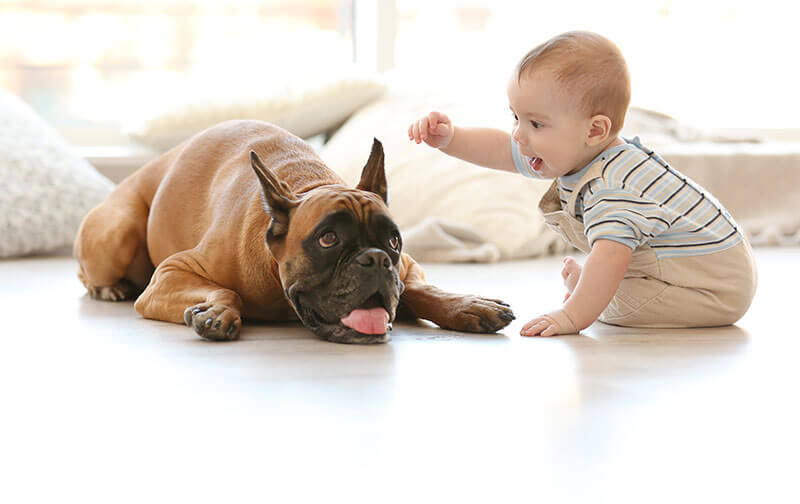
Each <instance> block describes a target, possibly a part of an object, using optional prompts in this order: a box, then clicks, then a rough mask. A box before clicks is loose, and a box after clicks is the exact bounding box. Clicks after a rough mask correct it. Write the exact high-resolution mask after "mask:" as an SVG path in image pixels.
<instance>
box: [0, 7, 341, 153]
mask: <svg viewBox="0 0 800 504" xmlns="http://www.w3.org/2000/svg"><path fill="white" fill-rule="evenodd" d="M349 9H350V2H346V1H343V0H304V1H303V2H296V1H292V0H231V1H225V2H219V1H216V0H10V1H9V0H6V1H3V2H1V3H0V34H2V37H0V86H2V87H4V88H5V89H8V90H10V91H11V92H13V93H15V94H17V95H18V96H20V97H22V98H23V99H24V100H25V101H27V102H28V103H29V104H31V105H32V106H33V107H34V108H35V109H36V111H37V112H38V113H39V114H40V115H42V116H44V117H45V118H46V119H47V120H48V121H49V122H50V123H51V124H53V125H55V126H56V127H57V128H59V129H60V130H61V131H62V132H64V133H65V135H66V136H67V137H68V139H70V140H71V141H73V142H74V143H78V144H80V143H82V142H81V141H82V140H83V138H81V137H82V136H83V137H86V138H90V139H91V142H98V141H99V142H101V143H102V142H103V139H104V137H107V136H114V135H119V125H120V124H121V122H122V121H123V120H124V118H126V117H129V116H130V115H131V114H133V113H135V112H136V111H137V110H138V109H140V108H141V107H142V106H144V105H145V104H148V103H149V102H152V101H153V100H158V99H159V97H160V96H164V95H166V94H167V93H168V92H172V91H174V90H181V89H191V87H192V86H197V85H206V86H208V85H213V84H214V82H215V80H216V79H219V78H221V77H228V78H230V77H231V75H234V76H238V77H240V78H241V79H243V80H244V79H251V80H252V81H254V82H258V81H259V80H261V81H262V82H264V83H268V82H269V81H270V78H271V77H272V79H273V80H274V76H275V72H276V71H280V70H278V69H280V68H282V66H284V65H287V66H288V65H293V66H297V65H298V63H300V64H302V62H304V61H305V62H313V61H315V60H323V61H327V62H332V61H333V62H335V61H337V60H341V61H343V62H348V61H351V60H352V53H353V49H352V37H351V36H350V33H351V31H352V30H351V29H350V27H349V22H350V21H349V20H350V14H349ZM81 131H83V132H84V133H85V134H84V135H81V134H79V133H75V132H81ZM87 141H89V140H87ZM110 141H111V142H112V143H113V139H111V140H110Z"/></svg>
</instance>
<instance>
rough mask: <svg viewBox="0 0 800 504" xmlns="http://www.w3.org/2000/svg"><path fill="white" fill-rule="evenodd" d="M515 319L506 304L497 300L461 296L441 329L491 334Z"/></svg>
mask: <svg viewBox="0 0 800 504" xmlns="http://www.w3.org/2000/svg"><path fill="white" fill-rule="evenodd" d="M515 318H516V317H515V316H514V312H513V311H511V308H510V307H509V305H508V303H504V302H503V301H500V300H498V299H487V298H482V297H478V296H462V297H460V298H458V299H457V300H456V302H455V303H454V306H453V307H452V310H451V311H450V317H449V320H448V321H447V322H446V323H445V324H444V325H443V327H445V328H446V329H453V330H456V331H465V332H486V333H492V332H497V331H499V330H500V329H502V328H504V327H505V326H507V325H508V324H510V323H511V321H512V320H514V319H515Z"/></svg>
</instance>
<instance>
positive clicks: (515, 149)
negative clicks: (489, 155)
mask: <svg viewBox="0 0 800 504" xmlns="http://www.w3.org/2000/svg"><path fill="white" fill-rule="evenodd" d="M511 157H512V158H513V159H514V166H515V167H516V168H517V171H518V172H520V173H521V174H523V175H525V176H526V177H530V178H536V179H540V178H542V176H541V175H539V174H538V173H536V172H535V171H533V169H532V168H531V166H530V165H529V164H528V163H529V162H530V160H531V158H529V157H528V156H526V155H525V154H523V153H521V152H520V151H519V145H517V142H515V141H514V139H513V138H512V139H511Z"/></svg>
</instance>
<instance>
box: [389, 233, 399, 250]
mask: <svg viewBox="0 0 800 504" xmlns="http://www.w3.org/2000/svg"><path fill="white" fill-rule="evenodd" d="M389 246H390V247H392V248H393V249H395V250H397V247H399V246H400V237H399V236H397V235H394V236H392V237H391V238H389Z"/></svg>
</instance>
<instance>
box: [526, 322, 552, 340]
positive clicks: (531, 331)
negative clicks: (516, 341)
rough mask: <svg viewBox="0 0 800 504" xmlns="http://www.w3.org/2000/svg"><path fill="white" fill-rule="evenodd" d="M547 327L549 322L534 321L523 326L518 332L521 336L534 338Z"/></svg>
mask: <svg viewBox="0 0 800 504" xmlns="http://www.w3.org/2000/svg"><path fill="white" fill-rule="evenodd" d="M548 325H550V322H549V321H547V320H545V319H534V320H531V321H530V322H528V323H527V324H525V326H524V327H523V328H522V329H521V330H520V332H519V334H520V335H521V336H536V335H537V334H539V333H540V332H542V331H543V330H545V329H547V326H548Z"/></svg>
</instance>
